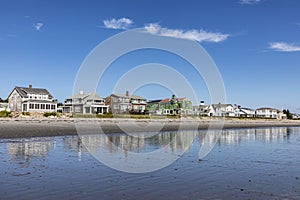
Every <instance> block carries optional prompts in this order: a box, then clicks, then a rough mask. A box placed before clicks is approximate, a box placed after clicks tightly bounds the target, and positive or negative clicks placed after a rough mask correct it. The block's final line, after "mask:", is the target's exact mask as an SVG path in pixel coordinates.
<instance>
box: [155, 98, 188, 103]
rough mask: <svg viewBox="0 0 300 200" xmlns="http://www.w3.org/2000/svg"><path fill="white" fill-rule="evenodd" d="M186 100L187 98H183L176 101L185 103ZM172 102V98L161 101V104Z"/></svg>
mask: <svg viewBox="0 0 300 200" xmlns="http://www.w3.org/2000/svg"><path fill="white" fill-rule="evenodd" d="M185 99H187V98H185V97H183V98H175V100H176V101H184V100H185ZM170 101H171V99H170V98H166V99H163V100H161V101H160V102H161V103H168V102H170Z"/></svg>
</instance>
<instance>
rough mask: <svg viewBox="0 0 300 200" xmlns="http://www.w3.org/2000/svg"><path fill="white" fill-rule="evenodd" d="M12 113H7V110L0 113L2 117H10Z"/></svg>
mask: <svg viewBox="0 0 300 200" xmlns="http://www.w3.org/2000/svg"><path fill="white" fill-rule="evenodd" d="M9 115H10V112H7V111H6V110H2V111H0V117H9Z"/></svg>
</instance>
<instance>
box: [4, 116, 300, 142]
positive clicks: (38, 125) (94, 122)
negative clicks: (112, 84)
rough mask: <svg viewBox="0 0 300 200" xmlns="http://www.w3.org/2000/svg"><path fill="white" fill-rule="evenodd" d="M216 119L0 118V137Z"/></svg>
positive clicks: (189, 126)
mask: <svg viewBox="0 0 300 200" xmlns="http://www.w3.org/2000/svg"><path fill="white" fill-rule="evenodd" d="M219 122H220V121H219V120H216V119H196V118H182V119H165V120H164V119H155V120H153V119H152V120H150V119H115V118H113V119H109V118H108V119H79V118H77V119H72V118H65V119H61V118H57V119H51V118H40V119H32V118H30V119H22V118H0V138H2V139H4V138H22V137H40V136H63V135H75V134H77V129H76V126H77V128H78V126H79V127H80V130H85V132H86V133H99V127H101V130H102V132H103V133H120V132H126V131H129V132H153V131H173V130H178V129H181V130H195V129H198V130H204V129H207V128H208V127H212V128H215V127H216V128H219V127H218V126H217V125H219ZM283 126H300V121H296V120H267V119H255V120H254V119H252V120H251V119H226V120H225V121H224V126H223V128H226V129H228V128H255V127H283Z"/></svg>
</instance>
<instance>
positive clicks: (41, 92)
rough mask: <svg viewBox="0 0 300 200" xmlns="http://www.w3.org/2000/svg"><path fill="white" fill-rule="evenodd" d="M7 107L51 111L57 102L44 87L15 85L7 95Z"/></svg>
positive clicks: (14, 109) (16, 109) (15, 109)
mask: <svg viewBox="0 0 300 200" xmlns="http://www.w3.org/2000/svg"><path fill="white" fill-rule="evenodd" d="M8 107H9V109H10V110H11V111H18V112H53V111H56V108H57V102H56V101H55V100H53V96H52V95H51V94H50V93H49V92H48V90H46V89H42V88H33V87H32V85H29V87H15V88H14V89H13V90H12V92H11V93H10V94H9V96H8Z"/></svg>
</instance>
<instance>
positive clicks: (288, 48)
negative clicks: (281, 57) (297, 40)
mask: <svg viewBox="0 0 300 200" xmlns="http://www.w3.org/2000/svg"><path fill="white" fill-rule="evenodd" d="M270 49H273V50H275V51H284V52H294V51H300V46H299V45H298V46H297V45H295V44H289V43H285V42H272V43H270Z"/></svg>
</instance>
